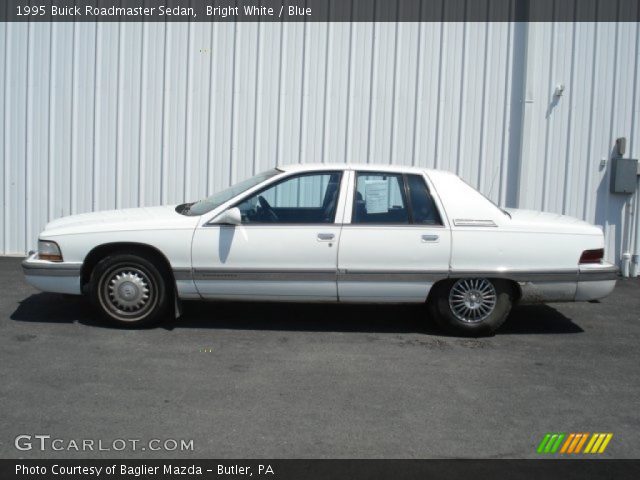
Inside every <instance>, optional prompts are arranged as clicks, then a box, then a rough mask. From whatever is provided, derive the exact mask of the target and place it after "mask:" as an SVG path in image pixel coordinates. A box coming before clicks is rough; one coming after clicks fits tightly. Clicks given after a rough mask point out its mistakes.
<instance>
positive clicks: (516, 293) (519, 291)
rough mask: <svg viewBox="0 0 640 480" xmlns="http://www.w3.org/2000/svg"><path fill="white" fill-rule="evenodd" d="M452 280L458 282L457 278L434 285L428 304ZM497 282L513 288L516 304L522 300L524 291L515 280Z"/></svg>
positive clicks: (428, 297) (504, 279)
mask: <svg viewBox="0 0 640 480" xmlns="http://www.w3.org/2000/svg"><path fill="white" fill-rule="evenodd" d="M452 280H457V278H443V279H442V280H438V281H437V282H436V283H434V284H433V285H432V286H431V289H430V290H429V295H427V303H429V302H430V301H431V299H432V298H433V296H434V295H436V294H435V292H437V291H438V288H440V287H441V286H442V285H443V284H445V283H447V282H450V281H452ZM496 280H502V281H504V282H506V283H507V284H509V286H510V287H511V291H512V292H513V302H514V303H515V302H517V301H518V300H520V299H521V298H522V289H521V288H520V285H519V284H518V282H516V281H514V280H509V279H508V278H496Z"/></svg>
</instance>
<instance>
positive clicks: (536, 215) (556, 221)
mask: <svg viewBox="0 0 640 480" xmlns="http://www.w3.org/2000/svg"><path fill="white" fill-rule="evenodd" d="M505 210H506V211H507V212H508V213H509V215H511V222H510V224H511V225H512V226H513V227H522V228H524V229H527V228H528V229H533V230H536V231H545V232H557V233H581V234H585V235H602V229H601V228H600V227H598V226H596V225H592V224H590V223H589V222H585V221H584V220H580V219H579V218H575V217H570V216H568V215H560V214H558V213H550V212H538V211H536V210H521V209H518V208H506V209H505Z"/></svg>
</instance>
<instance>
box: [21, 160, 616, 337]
mask: <svg viewBox="0 0 640 480" xmlns="http://www.w3.org/2000/svg"><path fill="white" fill-rule="evenodd" d="M603 257H604V238H603V234H602V231H601V230H600V228H598V227H595V226H593V225H590V224H588V223H586V222H583V221H581V220H577V219H575V218H571V217H566V216H562V215H556V214H551V213H540V212H534V211H526V210H516V209H508V210H502V209H500V208H498V207H497V206H495V205H494V204H493V203H492V202H491V201H489V200H488V199H486V198H485V197H484V196H483V195H482V194H480V193H479V192H477V191H476V190H474V189H473V188H471V187H470V186H469V185H467V184H466V183H465V182H464V181H462V180H461V179H460V178H459V177H457V176H456V175H453V174H451V173H448V172H443V171H436V170H425V169H419V168H411V167H400V166H378V165H362V166H358V165H344V164H343V165H324V164H323V165H291V166H284V167H279V168H276V169H273V170H270V171H267V172H264V173H261V174H259V175H256V176H255V177H252V178H249V179H248V180H245V181H243V182H240V183H238V184H236V185H234V186H232V187H230V188H228V189H226V190H224V191H221V192H219V193H216V194H214V195H212V196H210V197H208V198H205V199H203V200H200V201H197V202H194V203H185V204H182V205H178V206H175V205H172V206H164V207H153V208H134V209H125V210H114V211H107V212H96V213H87V214H81V215H73V216H70V217H65V218H61V219H58V220H54V221H52V222H51V223H49V224H48V225H47V226H46V228H45V230H44V231H43V232H42V233H41V234H40V238H39V242H38V251H37V252H35V253H32V254H31V255H30V256H29V257H28V258H27V259H25V260H24V262H23V264H22V265H23V269H24V273H25V275H26V279H27V281H28V282H29V283H30V284H31V285H33V286H35V287H36V288H38V289H40V290H43V291H47V292H59V293H66V294H87V295H89V296H90V297H91V299H92V300H93V302H94V303H95V306H96V307H97V308H98V310H99V311H100V312H101V313H102V314H103V315H104V316H105V317H106V318H107V319H109V320H111V321H112V322H115V323H116V324H119V325H123V326H142V325H145V326H146V325H151V324H153V323H156V322H158V321H159V320H160V319H162V318H163V317H164V316H166V315H169V314H173V313H174V312H175V314H177V313H178V312H179V310H180V301H181V300H188V299H208V300H262V301H264V300H267V301H269V300H275V301H304V302H355V303H357V302H366V303H426V304H427V305H428V309H427V310H428V312H430V313H429V315H428V316H429V317H431V316H433V317H435V318H436V319H437V321H438V322H439V323H440V324H441V325H442V326H443V327H445V328H446V329H448V330H449V331H452V332H455V333H457V334H461V335H473V336H475V335H483V334H489V333H491V332H493V331H495V330H496V329H497V328H498V327H499V326H500V325H501V324H502V323H503V322H504V320H505V318H506V317H507V315H508V314H509V311H510V309H511V306H512V305H513V304H514V303H516V302H546V301H554V302H555V301H584V300H594V299H598V298H602V297H605V296H606V295H608V294H609V293H611V291H612V290H613V288H614V286H615V281H616V278H617V268H616V267H615V266H613V265H611V264H608V263H605V262H604V261H603ZM425 316H426V315H425Z"/></svg>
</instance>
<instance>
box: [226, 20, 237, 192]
mask: <svg viewBox="0 0 640 480" xmlns="http://www.w3.org/2000/svg"><path fill="white" fill-rule="evenodd" d="M237 48H238V23H237V22H236V23H234V24H233V49H232V65H231V129H230V130H231V131H230V132H229V142H230V145H229V150H230V151H229V156H230V162H229V179H228V180H229V185H233V183H234V173H235V172H234V169H233V167H234V166H235V161H236V138H235V136H236V135H237V130H238V129H237V125H236V122H237V113H236V95H237V94H238V90H237V86H236V78H237V72H236V68H237V64H238V60H237V56H238V51H237Z"/></svg>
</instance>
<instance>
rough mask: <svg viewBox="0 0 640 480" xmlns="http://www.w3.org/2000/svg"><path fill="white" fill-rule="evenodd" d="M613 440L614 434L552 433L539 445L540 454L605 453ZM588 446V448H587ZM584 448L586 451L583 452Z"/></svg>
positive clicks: (546, 435)
mask: <svg viewBox="0 0 640 480" xmlns="http://www.w3.org/2000/svg"><path fill="white" fill-rule="evenodd" d="M612 438H613V433H594V434H590V433H588V432H583V433H575V432H574V433H558V432H550V433H547V434H545V436H544V437H543V438H542V441H541V442H540V444H539V445H538V448H537V449H536V451H537V452H538V453H543V454H544V453H561V454H574V455H575V454H578V453H590V454H593V453H603V452H604V451H605V450H606V449H607V446H608V445H609V442H610V441H611V439H612ZM587 440H588V441H587ZM585 444H586V447H585ZM582 447H585V448H584V451H583V450H582Z"/></svg>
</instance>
